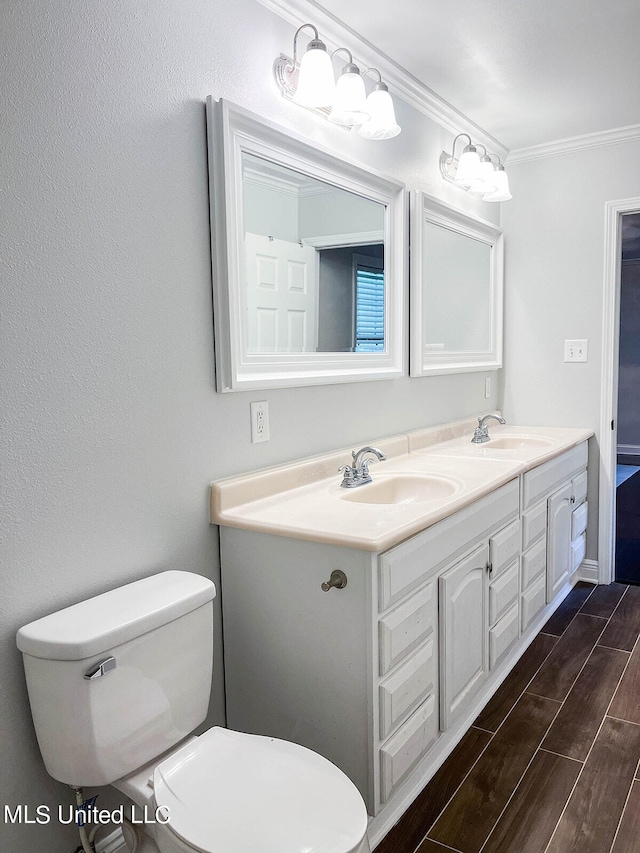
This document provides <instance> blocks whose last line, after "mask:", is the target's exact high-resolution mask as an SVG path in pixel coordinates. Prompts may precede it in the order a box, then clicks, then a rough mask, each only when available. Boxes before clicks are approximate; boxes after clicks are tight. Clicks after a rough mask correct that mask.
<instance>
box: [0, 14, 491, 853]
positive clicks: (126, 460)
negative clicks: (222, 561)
mask: <svg viewBox="0 0 640 853" xmlns="http://www.w3.org/2000/svg"><path fill="white" fill-rule="evenodd" d="M2 11H3V21H2V24H3V25H2V27H1V28H0V48H1V49H0V79H1V80H2V94H3V109H2V122H1V123H0V137H1V138H0V150H1V151H2V157H1V158H0V173H1V174H0V185H1V186H2V187H3V198H2V204H1V205H0V241H1V245H0V265H1V267H0V269H1V276H2V297H1V299H2V317H3V320H2V322H3V329H2V342H1V344H0V346H1V347H2V351H1V352H0V364H2V371H3V376H2V393H3V401H2V407H1V409H0V411H1V412H2V415H1V417H2V419H3V423H2V436H3V442H2V454H3V457H2V465H3V468H2V472H3V489H2V500H3V510H4V515H3V517H4V528H5V534H6V535H5V537H4V539H3V543H2V549H3V551H2V566H3V579H2V607H3V619H2V637H1V643H0V654H1V656H2V662H1V670H0V671H1V672H2V687H3V689H2V692H1V697H2V698H1V699H0V701H1V702H2V708H1V711H0V721H1V722H0V754H2V758H3V760H2V770H1V771H0V772H1V773H2V800H3V801H4V802H6V803H8V804H12V805H15V804H19V803H27V804H30V805H31V806H32V807H35V806H36V805H38V804H45V805H49V806H50V807H52V808H54V809H55V808H57V805H58V803H68V802H69V791H68V790H67V789H66V788H65V787H64V786H62V785H59V784H58V783H56V782H54V781H53V780H52V779H50V778H49V776H48V775H47V773H46V771H45V769H44V766H43V764H42V761H41V759H40V755H39V752H38V748H37V744H36V741H35V738H34V733H33V728H32V725H31V720H30V715H29V708H28V701H27V696H26V690H25V686H24V680H23V674H22V663H21V660H20V656H19V654H18V652H17V651H16V648H15V644H14V637H15V631H16V629H17V628H18V627H19V626H20V625H22V624H25V623H26V622H28V621H31V620H32V619H35V618H37V617H39V616H42V615H44V614H46V613H48V612H51V611H53V610H56V609H58V608H60V607H63V606H66V605H68V604H71V603H73V602H76V601H79V600H81V599H83V598H86V597H88V596H90V595H93V594H96V593H99V592H102V591H104V590H107V589H109V588H112V587H114V586H116V585H119V584H122V583H126V582H128V581H132V580H135V579H137V578H139V577H142V576H144V575H147V574H151V573H153V572H156V571H158V570H162V569H168V568H179V569H188V570H191V571H195V572H199V573H201V574H203V575H207V576H209V577H211V578H213V579H214V580H216V581H217V579H218V541H217V531H216V530H215V529H214V528H213V527H211V526H210V525H209V523H208V502H207V501H208V486H209V483H210V481H212V480H215V479H217V478H220V477H224V476H226V475H229V474H233V473H238V472H242V471H248V470H250V469H255V468H260V467H263V466H266V465H271V464H275V463H279V462H283V461H286V460H289V459H293V458H298V457H301V456H305V455H308V454H311V453H318V452H321V451H324V450H328V449H331V448H335V447H342V446H353V447H355V446H360V445H362V444H364V443H366V442H367V441H369V440H371V439H372V438H375V437H378V436H382V435H385V434H391V433H395V432H398V431H401V430H407V429H412V428H416V427H420V426H422V425H427V424H434V423H438V422H442V421H446V420H450V419H453V418H459V417H462V416H465V415H468V414H470V413H474V412H477V411H480V410H483V409H486V408H489V407H492V406H495V405H496V403H497V396H496V394H495V385H496V383H495V382H494V383H493V384H494V395H493V397H492V398H491V399H490V400H485V399H484V397H483V389H484V375H482V374H470V375H468V376H452V377H447V376H438V377H431V378H425V379H408V378H405V379H399V380H397V381H389V382H380V383H362V384H357V385H351V384H348V385H342V386H335V387H332V386H326V387H320V388H317V387H316V388H303V389H287V390H280V391H273V392H268V393H262V392H261V393H260V394H249V393H240V394H227V395H219V394H216V392H215V390H214V375H213V370H214V368H213V336H212V316H211V292H210V291H211V273H210V259H209V220H208V198H207V162H206V137H205V113H204V99H205V97H206V96H207V95H208V94H212V95H214V96H215V97H221V96H223V97H226V98H228V99H230V100H233V101H235V102H236V103H239V104H241V105H243V106H245V107H248V108H249V109H253V110H254V111H256V112H257V113H259V114H262V115H265V116H268V117H269V118H271V119H272V120H274V121H276V122H278V123H280V124H281V125H283V126H285V127H287V128H291V129H295V130H296V131H297V132H299V133H301V134H303V135H305V136H307V137H309V138H310V139H315V140H317V141H318V142H320V143H322V144H324V145H326V146H328V147H331V148H333V149H335V150H336V151H338V152H345V153H348V154H349V156H350V157H353V158H354V159H357V160H360V161H361V162H363V163H365V164H369V165H370V166H371V167H373V168H375V169H378V170H379V171H382V172H386V173H388V174H391V175H393V176H395V177H397V178H399V179H401V180H403V181H405V182H406V183H407V185H408V186H409V187H414V186H417V187H420V188H422V189H424V190H426V191H427V192H430V193H431V194H433V195H437V196H440V197H442V198H444V199H445V200H449V201H451V202H452V203H453V204H456V205H457V206H459V207H463V206H466V208H467V210H469V211H470V212H474V211H475V212H481V215H482V216H483V217H484V218H489V217H494V218H495V217H497V216H498V215H499V211H498V210H497V207H498V206H490V205H484V204H483V203H482V202H480V201H478V200H474V199H469V198H467V197H466V196H465V195H464V194H463V193H461V192H460V191H459V190H457V189H455V188H453V187H450V186H445V185H444V184H443V182H442V180H441V178H440V175H439V172H438V157H439V154H440V151H441V150H442V149H443V148H450V147H451V139H452V135H451V134H449V133H447V132H446V131H444V130H443V129H442V128H440V127H439V126H438V125H436V124H434V123H432V122H431V121H430V120H429V119H427V118H426V117H425V116H424V115H423V114H422V113H418V112H417V111H415V110H413V109H411V108H409V107H408V106H406V105H403V104H402V103H397V113H398V118H399V121H400V123H401V125H402V127H403V132H402V134H401V135H400V136H399V137H397V139H394V140H391V141H389V142H385V143H376V142H369V141H366V140H362V139H360V138H359V137H358V136H357V135H356V134H353V133H351V134H347V133H345V132H344V131H343V130H342V129H341V128H337V127H333V126H332V125H330V124H329V123H328V122H324V121H322V120H321V119H319V118H317V117H316V116H313V115H312V114H310V113H307V112H306V111H305V110H302V109H300V108H297V107H295V106H294V105H292V104H289V103H287V102H286V101H284V100H283V99H282V97H281V96H280V94H279V93H278V92H277V91H276V90H275V87H274V84H273V82H272V76H271V65H272V62H273V59H274V58H275V57H276V56H277V55H278V54H279V53H280V52H281V51H288V50H290V47H291V41H292V37H293V32H294V28H293V27H292V26H290V25H288V24H286V23H285V22H283V21H282V20H280V19H279V18H277V17H275V16H274V15H273V14H272V13H270V12H268V11H267V10H266V9H265V8H264V7H262V6H260V5H258V4H257V3H255V2H253V0H234V2H233V3H232V2H221V1H220V0H206V2H205V0H193V1H192V2H190V3H184V2H183V0H164V2H162V3H156V2H151V0H139V2H136V3H129V2H124V0H114V2H110V3H103V2H98V0H82V2H80V0H67V2H55V3H43V2H39V0H23V1H22V2H20V3H8V2H5V3H4V4H3V10H2ZM252 399H267V400H268V402H269V407H270V416H271V441H270V442H269V443H267V444H256V445H252V444H251V443H250V422H249V402H250V400H252ZM218 601H219V599H218ZM217 619H218V626H219V614H217ZM215 652H216V678H215V682H214V698H213V701H212V706H211V713H210V717H209V723H214V722H218V721H222V720H223V704H222V670H221V648H220V639H219V632H218V634H217V636H216V649H215ZM105 796H106V795H105V794H102V795H101V797H102V798H104V797H105ZM0 834H1V838H0V848H1V849H2V850H12V851H26V850H28V851H30V853H45V851H46V853H68V851H69V850H72V849H74V847H75V845H76V843H77V840H76V836H75V833H74V831H73V829H72V828H69V827H60V826H58V825H57V823H55V822H54V823H52V824H51V825H49V826H13V827H12V826H5V825H3V824H0Z"/></svg>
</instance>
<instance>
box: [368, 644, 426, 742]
mask: <svg viewBox="0 0 640 853" xmlns="http://www.w3.org/2000/svg"><path fill="white" fill-rule="evenodd" d="M436 674H437V659H436V647H435V642H434V641H433V639H431V640H428V641H427V642H426V643H425V644H424V646H422V647H421V648H420V649H418V651H417V652H415V653H414V654H413V655H411V657H410V658H409V659H408V660H407V661H405V663H403V664H402V665H401V666H399V667H398V668H397V669H396V670H395V672H393V673H392V674H391V675H390V676H389V677H388V678H386V679H385V680H384V681H383V682H382V683H381V684H380V739H381V740H384V739H385V738H386V737H387V736H388V735H389V734H391V732H392V731H393V730H394V729H395V728H396V727H397V726H398V724H399V723H401V722H402V720H403V719H405V717H408V716H409V714H410V713H411V712H412V711H413V710H414V709H415V708H417V707H418V705H419V704H420V703H421V702H422V701H423V700H424V699H426V697H427V696H428V695H429V693H434V691H435V687H436Z"/></svg>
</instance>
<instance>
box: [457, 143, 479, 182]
mask: <svg viewBox="0 0 640 853" xmlns="http://www.w3.org/2000/svg"><path fill="white" fill-rule="evenodd" d="M479 167H480V157H479V156H478V152H477V151H476V149H475V147H474V146H473V145H467V147H466V148H465V149H464V151H463V152H462V154H461V155H460V159H459V160H458V169H457V171H456V176H455V178H454V179H453V183H454V184H455V185H456V186H457V187H469V186H471V184H472V183H473V182H474V181H476V180H477V179H478V168H479Z"/></svg>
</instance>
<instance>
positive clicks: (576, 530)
mask: <svg viewBox="0 0 640 853" xmlns="http://www.w3.org/2000/svg"><path fill="white" fill-rule="evenodd" d="M587 506H588V505H587V503H583V504H581V505H580V506H579V507H578V508H577V509H574V511H573V512H572V513H571V538H572V539H575V538H576V537H577V536H580V534H581V533H584V531H585V530H586V529H587V512H588V510H587Z"/></svg>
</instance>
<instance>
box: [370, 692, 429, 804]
mask: <svg viewBox="0 0 640 853" xmlns="http://www.w3.org/2000/svg"><path fill="white" fill-rule="evenodd" d="M437 709H438V703H437V702H436V700H435V697H434V696H429V698H428V699H427V700H426V702H424V703H423V704H422V705H421V706H420V707H419V708H418V709H417V711H415V712H414V713H413V714H412V715H411V717H409V719H408V720H407V722H406V723H405V724H404V725H403V726H401V727H400V728H399V729H398V731H397V732H396V733H395V734H394V735H393V736H392V737H391V738H389V740H388V741H387V742H386V744H385V745H384V746H382V747H380V799H381V801H382V802H383V803H385V802H386V801H387V800H388V799H389V796H390V795H391V792H392V791H393V789H394V788H395V786H396V785H397V784H398V782H400V781H401V780H402V779H403V778H404V777H405V776H406V774H407V773H408V772H409V771H410V770H411V768H412V767H413V766H414V765H415V764H417V763H418V761H419V760H420V759H421V758H422V756H423V755H425V754H426V753H427V751H428V750H429V749H430V747H431V746H432V744H433V743H434V742H435V740H436V738H437V737H438V710H437Z"/></svg>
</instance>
